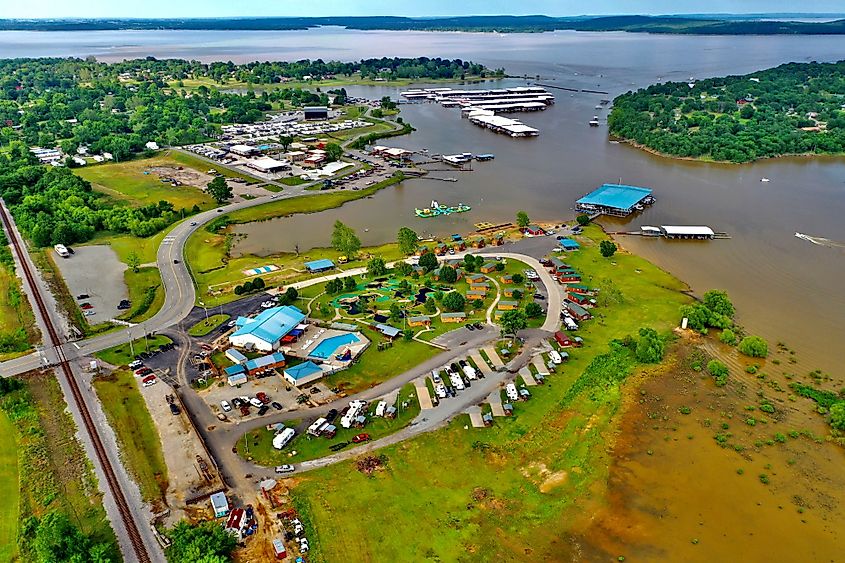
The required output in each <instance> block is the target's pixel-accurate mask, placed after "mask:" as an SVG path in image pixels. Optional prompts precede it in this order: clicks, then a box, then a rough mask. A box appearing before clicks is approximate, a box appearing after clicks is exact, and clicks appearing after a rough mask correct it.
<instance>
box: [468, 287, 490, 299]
mask: <svg viewBox="0 0 845 563" xmlns="http://www.w3.org/2000/svg"><path fill="white" fill-rule="evenodd" d="M486 297H487V292H486V291H483V290H480V289H470V290H469V291H467V299H468V300H469V301H484V299H485V298H486Z"/></svg>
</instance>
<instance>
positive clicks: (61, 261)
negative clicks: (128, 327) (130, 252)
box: [54, 245, 129, 325]
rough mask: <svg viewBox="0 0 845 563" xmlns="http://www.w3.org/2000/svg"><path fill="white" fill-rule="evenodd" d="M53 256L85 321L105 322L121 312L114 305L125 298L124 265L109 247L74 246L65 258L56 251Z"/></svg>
mask: <svg viewBox="0 0 845 563" xmlns="http://www.w3.org/2000/svg"><path fill="white" fill-rule="evenodd" d="M54 257H55V262H56V265H57V266H58V267H59V270H60V271H61V273H62V277H63V278H64V280H65V283H66V284H67V287H68V290H69V291H70V292H71V295H73V297H74V298H76V303H77V305H79V306H80V308H81V309H82V311H83V314H84V315H85V316H86V317H87V318H88V323H89V324H92V325H93V324H98V323H102V322H105V321H107V320H108V319H112V318H114V317H117V316H119V315H120V314H121V313H122V312H123V311H122V310H120V309H118V305H120V302H121V300H123V299H127V298H128V297H129V294H128V292H127V289H126V283H124V281H123V272H124V271H125V270H126V264H124V263H123V262H121V261H120V260H119V259H118V257H117V254H115V252H114V250H112V248H111V247H109V246H103V245H93V246H78V247H75V248H74V253H73V254H71V255H70V256H69V257H67V258H60V257H59V256H58V255H56V254H54ZM82 296H87V297H82ZM86 304H87V305H86Z"/></svg>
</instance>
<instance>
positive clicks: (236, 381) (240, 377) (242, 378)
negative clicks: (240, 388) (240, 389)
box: [229, 373, 246, 385]
mask: <svg viewBox="0 0 845 563" xmlns="http://www.w3.org/2000/svg"><path fill="white" fill-rule="evenodd" d="M244 382H246V374H245V373H236V374H235V375H230V376H229V385H240V384H241V383H244Z"/></svg>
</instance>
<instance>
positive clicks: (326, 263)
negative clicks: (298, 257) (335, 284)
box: [305, 258, 334, 273]
mask: <svg viewBox="0 0 845 563" xmlns="http://www.w3.org/2000/svg"><path fill="white" fill-rule="evenodd" d="M305 267H306V268H307V269H308V271H309V272H311V273H314V272H325V271H326V270H331V269H332V268H334V262H332V261H331V260H329V259H328V258H323V259H321V260H312V261H310V262H306V263H305Z"/></svg>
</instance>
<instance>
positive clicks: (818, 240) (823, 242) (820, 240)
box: [795, 233, 845, 249]
mask: <svg viewBox="0 0 845 563" xmlns="http://www.w3.org/2000/svg"><path fill="white" fill-rule="evenodd" d="M795 236H796V237H798V238H800V239H802V240H806V241H809V242H812V243H813V244H817V245H819V246H827V247H829V248H842V249H845V242H838V241H835V240H830V239H829V238H824V237H811V236H810V235H805V234H804V233H795Z"/></svg>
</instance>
